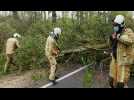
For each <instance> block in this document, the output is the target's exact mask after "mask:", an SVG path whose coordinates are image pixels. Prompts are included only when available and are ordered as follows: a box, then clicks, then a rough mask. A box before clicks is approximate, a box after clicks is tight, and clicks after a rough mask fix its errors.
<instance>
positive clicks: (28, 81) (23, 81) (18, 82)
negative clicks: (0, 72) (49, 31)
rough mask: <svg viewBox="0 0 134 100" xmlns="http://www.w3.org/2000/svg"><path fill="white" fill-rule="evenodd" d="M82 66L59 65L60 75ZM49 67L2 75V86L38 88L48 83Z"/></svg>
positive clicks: (0, 81)
mask: <svg viewBox="0 0 134 100" xmlns="http://www.w3.org/2000/svg"><path fill="white" fill-rule="evenodd" d="M79 67H81V65H79V64H77V65H76V64H60V65H58V70H57V73H58V76H59V77H61V76H63V75H65V74H67V73H68V72H71V71H73V70H75V69H77V68H79ZM48 70H49V69H48V68H40V69H34V70H28V71H25V72H22V73H20V74H19V75H17V74H16V73H15V74H8V75H4V76H1V77H0V88H38V87H40V86H42V85H44V84H46V83H48Z"/></svg>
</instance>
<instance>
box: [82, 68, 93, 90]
mask: <svg viewBox="0 0 134 100" xmlns="http://www.w3.org/2000/svg"><path fill="white" fill-rule="evenodd" d="M92 78H93V70H92V69H91V68H89V69H88V70H86V72H85V75H84V83H83V84H84V87H85V88H90V87H91V85H92Z"/></svg>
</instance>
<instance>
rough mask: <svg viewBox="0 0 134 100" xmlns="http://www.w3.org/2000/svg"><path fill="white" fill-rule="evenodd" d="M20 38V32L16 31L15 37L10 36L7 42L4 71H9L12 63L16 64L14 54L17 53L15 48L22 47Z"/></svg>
mask: <svg viewBox="0 0 134 100" xmlns="http://www.w3.org/2000/svg"><path fill="white" fill-rule="evenodd" d="M19 38H21V35H20V34H18V33H14V34H13V37H11V38H9V39H8V40H7V42H6V58H7V60H6V63H5V67H4V73H5V72H6V71H7V68H8V66H9V65H10V64H12V65H14V66H16V65H15V63H14V62H13V56H14V54H15V50H16V49H17V48H20V44H19V40H18V39H19Z"/></svg>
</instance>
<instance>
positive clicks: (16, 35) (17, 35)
mask: <svg viewBox="0 0 134 100" xmlns="http://www.w3.org/2000/svg"><path fill="white" fill-rule="evenodd" d="M13 37H14V38H21V35H20V34H18V33H14V34H13Z"/></svg>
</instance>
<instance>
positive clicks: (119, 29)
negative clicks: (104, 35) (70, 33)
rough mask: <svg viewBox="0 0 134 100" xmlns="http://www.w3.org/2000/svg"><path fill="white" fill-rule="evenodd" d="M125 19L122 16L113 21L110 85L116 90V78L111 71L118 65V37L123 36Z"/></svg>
mask: <svg viewBox="0 0 134 100" xmlns="http://www.w3.org/2000/svg"><path fill="white" fill-rule="evenodd" d="M124 21H125V19H124V16H122V15H117V16H116V17H115V18H114V20H113V21H112V22H113V23H112V24H113V31H114V32H113V33H112V36H111V37H110V40H111V47H112V53H111V56H112V61H111V64H110V75H109V84H110V86H111V87H112V88H114V86H115V81H114V77H113V76H112V75H111V71H112V70H113V69H114V67H113V66H114V65H116V64H117V43H118V40H117V35H119V34H122V33H123V31H124V28H125V23H124Z"/></svg>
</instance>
